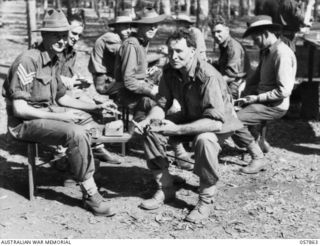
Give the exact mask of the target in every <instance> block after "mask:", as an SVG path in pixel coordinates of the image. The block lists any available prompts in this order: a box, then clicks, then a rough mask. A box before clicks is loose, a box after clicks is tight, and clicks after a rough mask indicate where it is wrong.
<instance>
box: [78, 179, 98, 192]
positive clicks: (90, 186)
mask: <svg viewBox="0 0 320 246" xmlns="http://www.w3.org/2000/svg"><path fill="white" fill-rule="evenodd" d="M81 186H82V188H83V189H84V191H85V192H86V193H87V194H88V195H89V196H92V195H94V194H95V193H97V192H98V188H97V185H96V182H95V181H94V179H93V177H91V178H89V179H87V180H85V181H83V182H81Z"/></svg>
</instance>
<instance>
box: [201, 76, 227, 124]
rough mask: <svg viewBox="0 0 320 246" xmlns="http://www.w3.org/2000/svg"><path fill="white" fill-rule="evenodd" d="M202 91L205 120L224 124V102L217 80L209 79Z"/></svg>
mask: <svg viewBox="0 0 320 246" xmlns="http://www.w3.org/2000/svg"><path fill="white" fill-rule="evenodd" d="M202 90H203V98H202V102H201V108H202V116H203V118H210V119H213V120H217V121H221V122H224V121H225V120H224V102H223V98H222V93H221V88H220V85H219V81H217V78H215V77H208V78H207V81H206V83H205V84H204V87H203V89H202Z"/></svg>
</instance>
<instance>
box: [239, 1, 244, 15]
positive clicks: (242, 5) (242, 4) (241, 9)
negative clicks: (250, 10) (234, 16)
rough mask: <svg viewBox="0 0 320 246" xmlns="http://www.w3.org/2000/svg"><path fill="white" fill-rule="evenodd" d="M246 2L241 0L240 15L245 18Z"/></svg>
mask: <svg viewBox="0 0 320 246" xmlns="http://www.w3.org/2000/svg"><path fill="white" fill-rule="evenodd" d="M244 10H245V7H244V0H239V15H240V16H244V14H245V11H244Z"/></svg>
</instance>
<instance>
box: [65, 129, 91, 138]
mask: <svg viewBox="0 0 320 246" xmlns="http://www.w3.org/2000/svg"><path fill="white" fill-rule="evenodd" d="M68 136H69V137H70V138H72V139H73V140H82V139H87V138H88V132H87V131H86V129H85V128H84V127H83V126H78V125H73V126H72V127H71V128H69V129H68Z"/></svg>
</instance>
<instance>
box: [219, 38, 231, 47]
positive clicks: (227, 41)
mask: <svg viewBox="0 0 320 246" xmlns="http://www.w3.org/2000/svg"><path fill="white" fill-rule="evenodd" d="M230 41H231V37H230V36H228V37H227V38H226V40H225V41H224V42H223V43H222V44H220V47H223V48H226V47H227V46H228V44H229V42H230Z"/></svg>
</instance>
